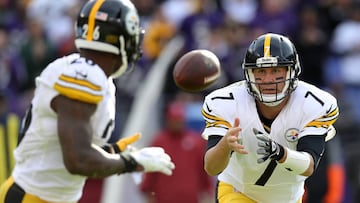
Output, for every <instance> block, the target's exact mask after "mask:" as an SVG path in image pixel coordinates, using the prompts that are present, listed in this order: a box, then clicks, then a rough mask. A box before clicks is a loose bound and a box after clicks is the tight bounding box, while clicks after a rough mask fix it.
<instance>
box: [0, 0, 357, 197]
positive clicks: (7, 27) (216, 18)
mask: <svg viewBox="0 0 360 203" xmlns="http://www.w3.org/2000/svg"><path fill="white" fill-rule="evenodd" d="M84 2H85V0H57V1H56V2H54V1H49V0H0V182H1V183H2V182H3V181H4V180H5V179H6V178H7V177H8V176H9V175H10V172H11V169H12V167H13V164H14V161H13V157H12V150H13V149H14V147H15V146H16V143H17V132H18V128H19V125H20V121H21V118H22V117H23V116H24V114H25V111H26V108H27V107H28V106H29V104H30V100H31V98H32V94H33V90H34V86H35V84H34V79H35V77H36V76H37V75H39V73H40V72H41V71H42V70H43V69H44V68H45V67H46V65H47V64H48V63H50V62H52V61H53V60H54V59H56V58H58V57H61V56H63V55H67V54H70V53H73V52H76V48H75V47H74V44H73V40H74V21H75V20H76V17H77V16H76V15H77V12H78V10H79V9H80V7H81V6H82V4H83V3H84ZM132 2H133V3H134V4H135V6H136V7H137V9H138V12H139V15H140V17H141V23H142V27H144V28H145V30H146V35H145V38H144V42H143V57H142V58H141V60H140V61H139V62H138V63H137V67H136V68H135V69H134V70H133V71H132V72H131V73H128V74H126V75H124V76H122V77H121V78H119V79H116V80H114V83H115V84H116V86H117V87H118V89H117V92H116V96H117V99H118V100H117V115H116V128H115V131H114V133H113V136H112V138H111V141H116V140H118V139H119V138H121V137H123V136H128V135H130V134H132V133H134V132H139V131H140V132H142V134H143V138H142V140H141V141H140V142H139V143H137V145H138V146H149V145H151V143H153V141H154V139H155V137H156V134H157V132H158V131H161V129H163V128H165V127H166V122H165V121H167V119H166V116H165V115H166V114H165V112H166V111H165V109H166V107H167V106H168V104H170V103H173V102H180V103H182V105H184V112H183V113H184V117H183V118H184V122H185V124H186V125H185V127H186V128H187V129H189V130H192V131H194V132H195V135H194V136H200V133H201V130H202V128H203V127H204V123H203V121H202V117H201V113H200V111H201V104H202V100H203V99H204V96H205V95H206V94H207V93H209V92H210V91H211V90H213V89H215V88H219V87H222V86H225V85H227V84H230V83H233V82H235V81H238V80H242V79H243V72H242V69H241V63H242V60H243V57H244V54H245V52H246V48H247V47H248V46H249V43H250V42H251V41H252V40H253V39H255V38H256V37H257V36H259V35H261V34H263V33H266V32H274V33H279V34H283V35H286V36H288V37H289V38H290V39H291V40H292V41H293V42H294V44H295V46H296V48H297V50H298V53H299V57H300V64H301V66H302V73H301V76H300V77H301V79H302V80H304V81H306V82H309V83H312V84H314V85H316V86H318V87H321V88H323V89H326V90H327V91H329V92H331V93H332V94H333V95H334V96H336V97H337V98H338V103H339V107H340V118H339V120H338V121H337V122H336V124H335V127H336V129H337V136H336V137H335V139H333V140H331V141H330V142H328V143H327V149H326V152H325V155H324V158H323V160H322V161H321V163H320V166H319V169H318V171H317V172H316V174H314V175H313V176H312V177H310V178H309V179H308V181H307V182H306V195H305V197H304V203H312V202H313V203H320V202H326V203H330V202H331V203H356V202H360V173H359V172H360V162H359V161H358V160H359V158H360V136H359V134H360V103H359V100H360V34H359V33H360V0H132ZM199 48H201V49H209V50H211V51H213V52H214V53H215V54H216V55H217V56H218V57H219V59H220V61H221V65H222V77H221V78H220V79H219V80H218V81H217V83H216V84H214V85H213V86H212V87H211V88H210V89H209V90H207V91H203V92H200V93H196V94H190V93H185V92H181V91H179V89H177V88H176V86H175V84H174V82H173V80H172V69H173V65H174V64H175V62H176V60H177V59H178V58H179V57H180V56H181V55H182V54H184V53H186V52H187V51H190V50H193V49H199ZM203 142H205V141H203ZM189 143H190V144H189ZM180 146H183V147H180ZM184 146H187V147H184ZM188 146H191V142H185V144H184V143H183V141H180V140H179V151H180V150H190V149H192V148H191V147H190V148H189V147H188ZM174 153H178V152H174ZM194 153H195V152H194ZM196 153H200V154H201V153H203V152H201V151H200V152H196ZM194 156H195V155H194ZM175 164H177V163H175ZM178 164H187V166H188V167H179V168H181V170H185V173H183V174H186V170H189V168H191V165H189V163H186V161H185V163H184V162H182V163H178ZM179 170H180V169H179ZM212 178H214V177H212ZM142 181H143V174H133V175H122V176H114V177H110V178H107V179H105V180H89V181H88V182H87V184H86V187H85V189H84V197H83V199H82V200H81V202H87V203H98V202H102V203H108V202H134V203H137V202H139V203H142V202H153V203H155V202H157V201H156V200H154V199H156V198H149V196H150V197H151V196H153V197H156V194H157V193H156V192H151V189H150V193H149V190H147V191H146V193H145V192H144V191H143V189H142V184H143V183H142ZM171 181H174V180H171ZM176 181H183V182H189V184H193V183H192V181H189V179H187V178H186V175H185V177H183V178H178V179H177V180H176ZM212 181H213V182H212V183H211V184H215V183H214V181H215V178H214V179H213V180H212ZM194 184H195V183H194ZM166 189H167V190H168V191H169V193H168V195H171V194H173V195H179V194H177V193H172V192H171V191H176V190H186V189H178V188H176V183H175V182H174V185H173V186H172V187H168V188H166ZM189 189H190V188H189ZM192 190H193V189H192ZM214 192H215V191H209V190H208V189H206V190H204V191H202V190H200V188H199V192H198V193H199V199H198V200H197V202H201V203H205V202H213V197H214ZM204 194H205V195H204ZM178 198H180V199H181V194H180V196H179V197H178ZM158 203H160V202H159V201H158Z"/></svg>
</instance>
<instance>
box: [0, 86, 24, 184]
mask: <svg viewBox="0 0 360 203" xmlns="http://www.w3.org/2000/svg"><path fill="white" fill-rule="evenodd" d="M8 102H9V101H8V100H7V97H6V95H5V92H3V91H0V163H1V167H0V183H3V182H4V181H5V180H6V179H7V178H8V177H9V176H10V175H11V170H12V169H13V167H14V163H15V161H14V156H13V153H12V151H13V150H14V149H15V147H16V144H17V134H18V131H19V125H20V119H19V116H18V115H16V114H14V113H12V112H10V111H9V108H8Z"/></svg>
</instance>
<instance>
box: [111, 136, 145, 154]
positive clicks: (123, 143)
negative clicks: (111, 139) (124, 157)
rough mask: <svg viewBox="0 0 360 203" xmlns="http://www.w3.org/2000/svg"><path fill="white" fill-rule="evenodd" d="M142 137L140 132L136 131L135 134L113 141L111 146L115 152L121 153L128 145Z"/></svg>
mask: <svg viewBox="0 0 360 203" xmlns="http://www.w3.org/2000/svg"><path fill="white" fill-rule="evenodd" d="M140 137H141V134H140V133H135V134H133V135H130V136H128V137H125V138H122V139H120V140H119V141H117V142H116V143H112V144H111V146H112V148H113V150H114V153H120V152H123V151H125V149H126V147H127V146H128V145H131V144H132V143H134V142H136V141H138V140H139V139H140Z"/></svg>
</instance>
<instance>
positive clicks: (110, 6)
mask: <svg viewBox="0 0 360 203" xmlns="http://www.w3.org/2000/svg"><path fill="white" fill-rule="evenodd" d="M75 26H76V27H75V29H76V39H75V45H76V47H77V48H78V49H91V50H96V51H100V52H107V53H111V54H115V55H119V57H120V59H121V61H122V64H121V66H120V67H116V71H115V72H114V73H113V74H112V75H111V76H112V77H114V78H115V77H119V76H121V75H122V74H123V73H125V72H127V71H128V70H130V69H131V68H132V67H133V66H134V63H135V62H136V61H137V60H138V59H139V58H140V56H141V46H140V44H141V41H140V37H141V35H142V34H143V33H144V32H143V30H142V29H141V28H140V20H139V16H138V14H137V10H136V8H135V6H134V5H133V4H132V2H131V1H129V0H122V1H119V0H93V1H87V2H86V3H85V4H84V6H83V7H82V8H81V11H80V13H79V16H78V19H77V22H76V25H75Z"/></svg>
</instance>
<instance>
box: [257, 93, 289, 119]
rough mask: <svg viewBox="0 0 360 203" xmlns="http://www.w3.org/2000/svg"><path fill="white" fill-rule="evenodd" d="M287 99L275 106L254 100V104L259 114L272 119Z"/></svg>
mask: <svg viewBox="0 0 360 203" xmlns="http://www.w3.org/2000/svg"><path fill="white" fill-rule="evenodd" d="M288 100H289V97H287V98H285V99H284V101H282V102H281V103H280V104H279V105H276V106H267V105H265V104H264V103H262V102H259V101H256V106H257V108H258V112H259V114H261V115H262V116H263V117H264V118H266V119H270V120H274V119H275V118H276V117H277V116H278V115H279V113H280V112H281V110H282V109H283V108H284V106H285V105H286V104H287V102H288Z"/></svg>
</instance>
